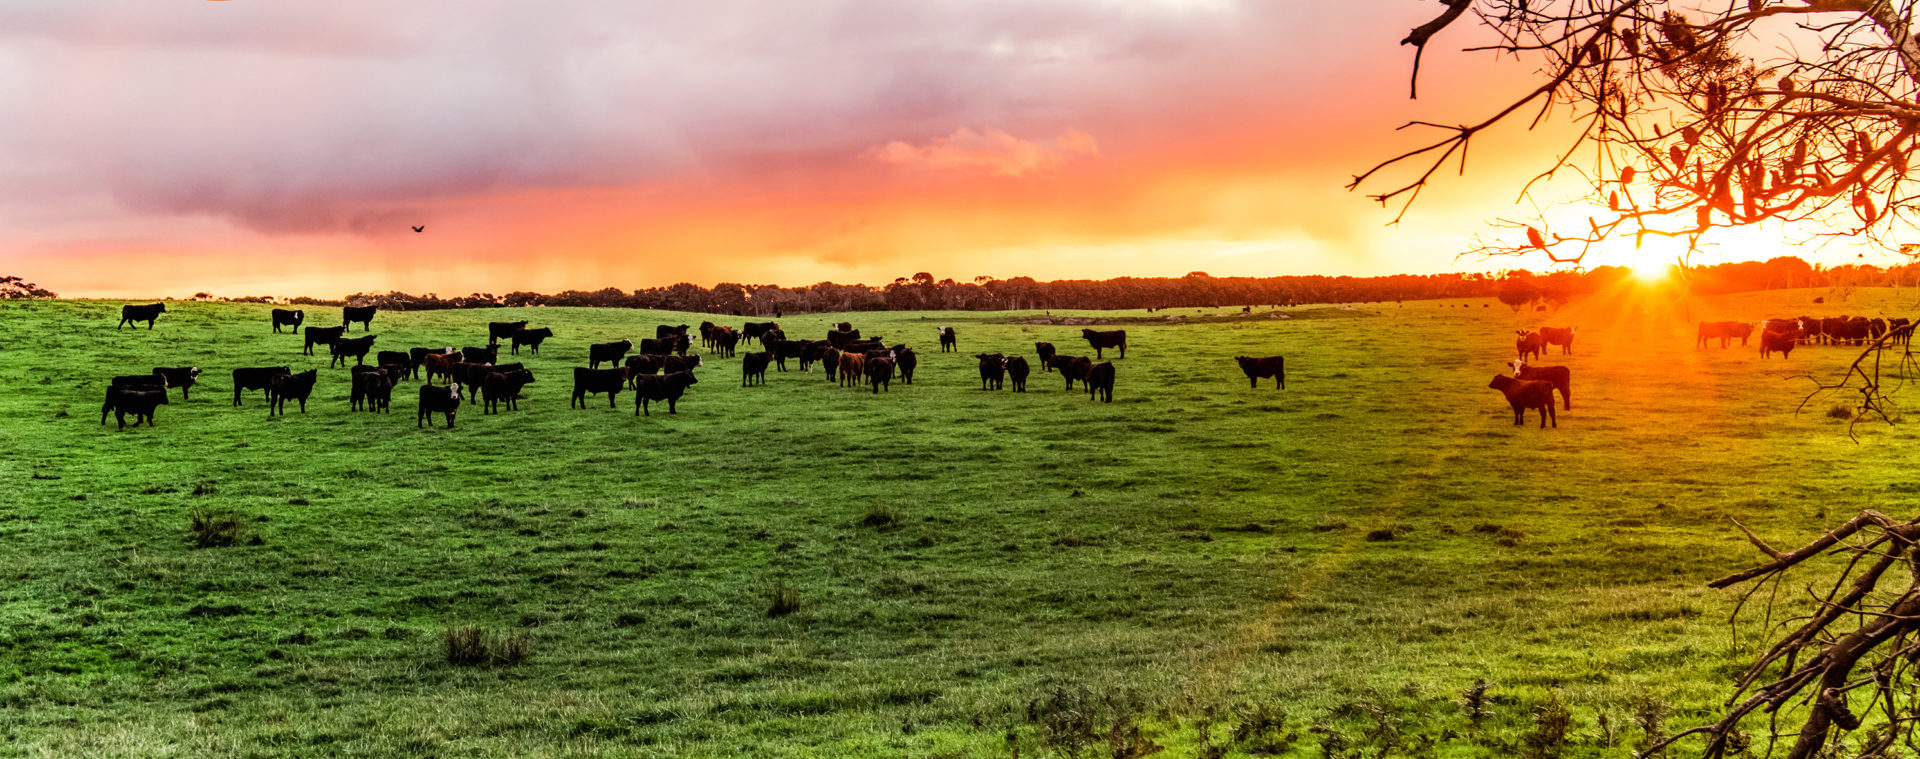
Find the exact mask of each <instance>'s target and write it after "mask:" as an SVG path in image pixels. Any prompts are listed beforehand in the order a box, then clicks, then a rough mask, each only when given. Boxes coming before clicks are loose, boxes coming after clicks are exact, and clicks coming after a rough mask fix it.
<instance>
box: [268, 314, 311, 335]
mask: <svg viewBox="0 0 1920 759" xmlns="http://www.w3.org/2000/svg"><path fill="white" fill-rule="evenodd" d="M306 320H307V312H305V311H301V310H299V309H294V310H292V311H289V310H287V309H284V308H276V309H274V310H273V333H274V334H276V335H277V334H280V328H281V327H282V326H286V327H292V328H293V331H294V334H299V332H300V323H301V322H304V321H306Z"/></svg>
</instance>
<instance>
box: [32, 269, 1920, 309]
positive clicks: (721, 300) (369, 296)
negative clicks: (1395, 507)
mask: <svg viewBox="0 0 1920 759" xmlns="http://www.w3.org/2000/svg"><path fill="white" fill-rule="evenodd" d="M1630 273H1631V272H1630V270H1628V269H1626V268H1623V267H1618V266H1601V267H1598V268H1594V269H1589V270H1584V271H1557V272H1551V273H1546V274H1534V273H1532V272H1529V271H1526V270H1524V269H1516V270H1511V271H1505V272H1499V273H1486V272H1474V273H1452V274H1396V275H1392V276H1385V277H1326V276H1288V277H1214V276H1209V275H1208V274H1207V273H1206V272H1199V271H1196V272H1192V273H1189V274H1187V275H1186V276H1184V277H1119V278H1115V279H1102V280H1090V279H1061V280H1054V281H1051V282H1040V281H1036V280H1034V279H1033V278H1032V277H1012V278H1009V279H994V278H992V277H976V278H975V279H974V281H972V282H957V281H954V280H952V279H935V278H934V276H933V275H932V274H929V273H927V272H920V273H918V274H915V275H913V276H911V277H901V278H899V279H896V280H894V281H893V282H892V283H890V284H886V285H882V286H877V287H876V286H872V285H843V284H838V283H834V282H821V283H819V284H817V285H811V286H807V287H780V286H778V285H743V284H738V283H733V282H723V283H720V284H717V285H714V286H713V287H701V286H699V285H695V284H692V283H689V282H681V283H679V284H677V285H672V286H669V287H650V288H647V289H644V290H633V291H631V292H629V291H625V290H621V289H618V288H613V287H608V288H604V289H601V290H595V291H592V292H587V291H583V290H567V291H564V292H558V293H552V294H545V293H536V292H527V291H520V292H511V293H507V294H505V295H494V294H493V293H473V294H471V295H462V296H456V297H451V298H442V297H440V296H439V295H436V294H434V293H427V294H425V295H411V294H408V293H401V292H389V293H354V294H353V295H349V296H346V297H345V298H340V299H337V300H326V299H321V298H308V297H300V298H289V299H279V298H273V297H269V296H249V297H241V298H227V297H215V296H213V295H212V294H210V293H204V292H203V293H196V294H195V295H194V299H195V300H213V301H225V302H234V303H274V304H283V305H310V306H342V305H355V306H379V307H380V308H382V309H384V310H390V311H430V310H436V309H449V308H500V307H505V306H585V307H591V308H653V309H663V310H671V311H692V312H700V313H718V314H733V313H738V314H741V315H746V316H770V315H774V314H797V313H817V312H841V311H912V310H945V311H992V310H1002V309H1055V308H1058V309H1074V310H1098V309H1137V308H1218V307H1238V306H1287V305H1301V304H1310V303H1372V302H1387V301H1405V300H1431V299H1436V298H1498V299H1499V300H1501V301H1502V302H1505V303H1508V304H1510V305H1513V306H1514V307H1516V308H1518V307H1520V306H1522V305H1525V304H1528V303H1533V302H1547V303H1556V304H1557V303H1565V302H1568V301H1571V300H1574V299H1576V298H1580V297H1585V296H1587V295H1590V294H1593V293H1596V292H1601V291H1603V290H1605V289H1607V288H1608V287H1610V286H1612V285H1614V284H1616V283H1618V282H1619V281H1621V280H1623V279H1625V278H1626V277H1627V276H1628V275H1629V274H1630ZM7 279H10V280H13V283H12V284H14V287H13V288H7V287H6V286H5V285H4V284H0V298H6V297H14V298H19V297H57V296H55V295H54V294H53V293H51V292H47V291H45V290H41V289H39V288H38V287H36V286H33V285H32V284H31V283H24V282H20V281H19V278H17V277H12V278H7ZM1916 279H1920V268H1916V267H1915V266H1894V267H1887V268H1882V267H1878V266H1873V265H1865V264H1863V265H1857V266H1856V265H1847V266H1837V267H1833V268H1822V267H1820V266H1817V265H1814V264H1809V263H1807V262H1806V261H1804V260H1801V259H1800V258H1798V257H1794V256H1784V257H1780V258H1774V259H1771V260H1767V261H1743V262H1739V263H1728V264H1717V265H1713V266H1696V267H1692V268H1690V269H1688V270H1687V271H1686V284H1687V286H1688V287H1689V288H1690V289H1691V291H1692V292H1693V293H1695V294H1699V295H1715V294H1721V293H1732V292H1747V291H1753V290H1770V289H1782V288H1793V287H1827V288H1837V289H1842V290H1844V289H1849V288H1853V287H1879V286H1890V285H1891V286H1903V285H1911V284H1914V283H1915V281H1916ZM0 282H4V280H0ZM21 285H24V287H22V286H21Z"/></svg>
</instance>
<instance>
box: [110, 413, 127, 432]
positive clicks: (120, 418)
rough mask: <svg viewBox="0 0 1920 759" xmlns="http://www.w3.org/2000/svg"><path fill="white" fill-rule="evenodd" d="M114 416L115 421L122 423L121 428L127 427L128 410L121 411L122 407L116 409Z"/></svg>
mask: <svg viewBox="0 0 1920 759" xmlns="http://www.w3.org/2000/svg"><path fill="white" fill-rule="evenodd" d="M113 418H114V420H115V421H117V422H119V423H120V429H123V430H124V429H126V428H127V412H125V411H121V410H120V409H114V410H113Z"/></svg>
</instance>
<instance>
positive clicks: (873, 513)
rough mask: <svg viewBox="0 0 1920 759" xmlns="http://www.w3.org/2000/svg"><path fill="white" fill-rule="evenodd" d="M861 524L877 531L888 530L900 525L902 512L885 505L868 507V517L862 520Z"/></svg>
mask: <svg viewBox="0 0 1920 759" xmlns="http://www.w3.org/2000/svg"><path fill="white" fill-rule="evenodd" d="M860 524H862V525H865V526H867V527H873V528H876V529H882V530H884V529H887V528H890V527H898V526H899V525H900V512H898V511H895V510H894V509H893V507H891V506H888V505H886V504H884V503H876V504H873V505H872V506H869V507H867V515H866V516H864V517H861V518H860Z"/></svg>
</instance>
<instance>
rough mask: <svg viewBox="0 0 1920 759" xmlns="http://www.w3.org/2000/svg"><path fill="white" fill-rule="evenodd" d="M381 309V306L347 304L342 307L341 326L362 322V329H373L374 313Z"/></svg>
mask: <svg viewBox="0 0 1920 759" xmlns="http://www.w3.org/2000/svg"><path fill="white" fill-rule="evenodd" d="M379 310H380V307H379V306H346V307H344V308H341V309H340V326H342V327H351V326H353V323H354V322H360V329H361V330H363V331H372V330H373V313H374V312H375V311H379Z"/></svg>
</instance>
